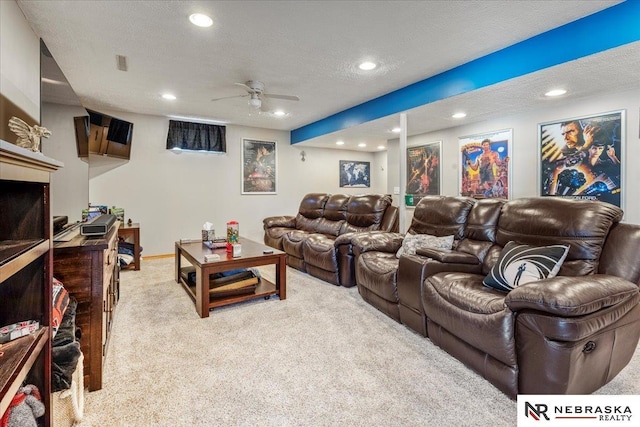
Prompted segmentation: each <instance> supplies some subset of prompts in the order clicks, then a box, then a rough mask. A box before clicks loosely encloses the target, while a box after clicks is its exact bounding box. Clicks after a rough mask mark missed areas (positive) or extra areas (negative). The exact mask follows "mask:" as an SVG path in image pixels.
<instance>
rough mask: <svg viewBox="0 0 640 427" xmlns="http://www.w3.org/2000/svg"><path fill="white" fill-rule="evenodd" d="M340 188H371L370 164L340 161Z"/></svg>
mask: <svg viewBox="0 0 640 427" xmlns="http://www.w3.org/2000/svg"><path fill="white" fill-rule="evenodd" d="M340 187H371V163H370V162H360V161H353V160H340Z"/></svg>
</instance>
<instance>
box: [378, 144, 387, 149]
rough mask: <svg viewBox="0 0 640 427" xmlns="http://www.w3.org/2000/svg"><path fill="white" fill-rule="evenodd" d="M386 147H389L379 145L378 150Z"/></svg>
mask: <svg viewBox="0 0 640 427" xmlns="http://www.w3.org/2000/svg"><path fill="white" fill-rule="evenodd" d="M385 148H387V147H385V146H384V145H378V150H384V149H385Z"/></svg>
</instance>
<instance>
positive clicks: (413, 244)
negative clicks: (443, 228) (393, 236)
mask: <svg viewBox="0 0 640 427" xmlns="http://www.w3.org/2000/svg"><path fill="white" fill-rule="evenodd" d="M425 247H426V248H433V249H451V248H452V247H453V236H443V237H438V236H432V235H430V234H407V235H406V236H404V240H403V241H402V247H401V248H400V249H398V252H396V258H400V256H401V255H415V253H416V249H418V248H425Z"/></svg>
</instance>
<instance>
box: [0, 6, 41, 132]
mask: <svg viewBox="0 0 640 427" xmlns="http://www.w3.org/2000/svg"><path fill="white" fill-rule="evenodd" d="M0 93H2V94H3V95H4V96H5V97H7V98H8V99H9V100H11V102H13V103H14V104H16V105H17V106H18V107H20V108H21V109H23V110H24V111H25V112H26V113H27V114H29V115H30V116H31V117H32V118H33V119H34V120H35V121H37V122H39V121H40V39H39V38H38V37H37V36H36V35H35V34H34V32H33V30H31V27H30V26H29V23H28V22H27V20H26V18H25V17H24V15H23V14H22V11H21V10H20V8H19V7H18V5H17V3H16V2H15V1H13V0H11V1H0Z"/></svg>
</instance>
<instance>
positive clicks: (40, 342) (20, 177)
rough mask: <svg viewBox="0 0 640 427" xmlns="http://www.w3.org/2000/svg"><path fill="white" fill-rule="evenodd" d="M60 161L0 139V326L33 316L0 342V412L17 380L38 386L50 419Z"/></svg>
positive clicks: (48, 421) (45, 421)
mask: <svg viewBox="0 0 640 427" xmlns="http://www.w3.org/2000/svg"><path fill="white" fill-rule="evenodd" d="M60 167H62V163H60V162H57V161H56V160H53V159H50V158H47V157H45V156H43V155H42V154H40V153H33V152H31V151H28V150H26V149H24V148H21V147H18V146H16V145H14V144H9V143H7V142H5V141H2V140H0V207H1V208H0V301H1V302H2V303H1V304H0V326H4V325H9V324H13V323H16V322H21V321H26V320H37V321H38V322H39V323H40V328H39V329H38V330H37V331H35V332H33V333H31V334H30V335H27V336H24V337H21V338H18V339H15V340H13V341H10V342H8V343H5V344H0V353H2V355H1V356H0V416H2V415H4V413H5V411H6V410H7V409H8V408H9V405H10V403H11V400H12V399H13V397H14V396H15V394H16V392H17V391H18V389H19V388H20V387H21V386H22V384H23V383H30V384H34V385H36V386H37V387H38V389H39V390H40V393H41V395H42V398H43V402H44V404H45V408H46V413H45V416H44V417H43V421H41V419H39V422H42V424H43V425H44V426H47V427H48V426H50V425H51V402H50V395H51V328H50V326H51V278H52V271H53V267H52V253H53V252H52V241H53V240H52V235H51V230H52V227H51V216H50V211H49V182H50V181H49V178H50V174H51V172H54V171H56V170H57V169H58V168H60Z"/></svg>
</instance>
